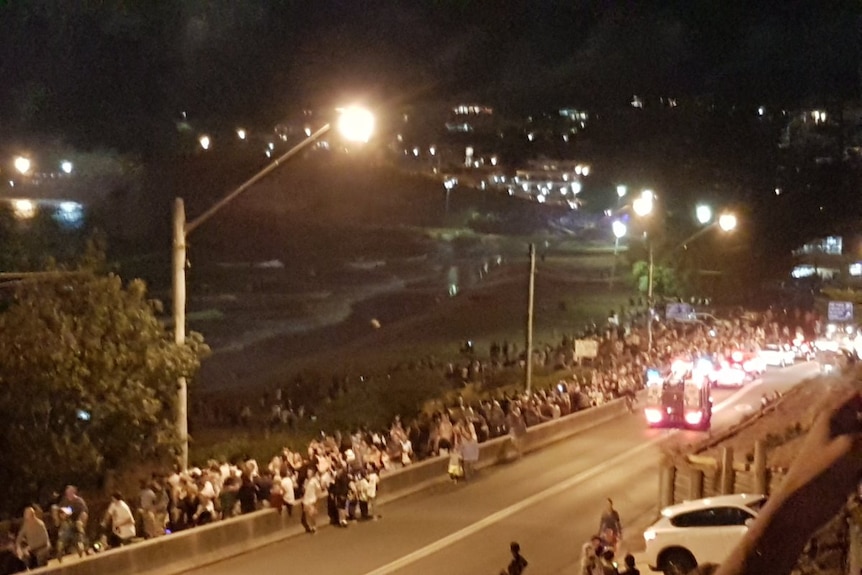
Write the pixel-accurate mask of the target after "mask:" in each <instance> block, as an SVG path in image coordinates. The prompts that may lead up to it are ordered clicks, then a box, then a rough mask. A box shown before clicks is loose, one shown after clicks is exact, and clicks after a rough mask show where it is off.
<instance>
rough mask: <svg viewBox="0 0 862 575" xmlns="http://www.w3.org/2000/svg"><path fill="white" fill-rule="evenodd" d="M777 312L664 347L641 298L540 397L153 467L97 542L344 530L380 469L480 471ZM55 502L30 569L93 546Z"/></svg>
mask: <svg viewBox="0 0 862 575" xmlns="http://www.w3.org/2000/svg"><path fill="white" fill-rule="evenodd" d="M796 319H798V320H800V321H798V322H796V323H797V325H799V326H800V329H803V328H804V327H805V326H806V325H808V324H809V323H810V322H811V321H813V320H812V318H809V317H806V318H796ZM775 320H776V318H771V317H769V316H765V317H760V318H756V319H755V320H753V321H745V320H743V319H742V317H740V316H735V317H733V318H731V319H729V320H727V321H722V322H720V323H715V324H707V323H703V322H692V323H665V322H661V321H654V323H653V333H652V337H653V348H652V349H647V347H648V346H647V345H646V337H647V335H646V333H645V329H644V325H643V312H642V311H637V308H636V307H633V308H631V310H630V311H628V312H626V311H624V310H621V311H620V312H618V313H614V312H611V314H610V315H609V319H608V322H607V324H606V325H605V326H603V327H602V328H601V329H595V330H593V333H590V334H584V335H581V336H580V338H590V339H592V340H594V341H595V342H596V348H597V350H598V352H597V354H596V355H595V357H591V358H583V357H577V356H576V355H575V354H574V345H573V344H574V338H569V337H566V338H563V339H562V340H561V341H560V342H559V343H558V344H557V345H555V346H552V345H546V346H544V347H543V348H540V349H536V350H534V352H533V353H532V354H531V357H530V358H529V360H530V361H533V362H534V363H535V364H537V365H546V366H551V367H553V368H557V369H565V370H568V375H567V376H565V377H562V378H561V379H560V380H559V382H558V383H557V384H556V385H554V386H553V387H551V388H548V389H542V390H538V391H535V392H533V393H529V394H528V393H512V392H509V393H504V392H497V393H493V392H492V393H491V394H489V395H487V396H486V397H484V398H482V399H480V400H477V401H474V402H472V403H470V404H468V403H467V402H465V401H464V399H463V398H459V399H458V400H457V401H456V402H455V404H454V405H449V406H441V408H440V409H438V410H436V411H434V412H432V413H423V414H421V415H420V417H418V418H417V419H415V420H413V421H409V422H405V421H402V420H401V418H400V417H396V418H395V420H394V421H393V422H392V424H391V426H390V428H389V429H387V430H382V431H376V432H372V431H369V430H365V429H359V430H355V431H354V432H353V433H349V434H342V433H339V432H335V433H332V434H330V435H326V434H323V433H322V434H321V436H320V437H318V438H317V439H315V440H314V441H312V442H311V443H310V444H309V445H308V447H307V450H306V451H305V452H302V453H300V452H298V451H291V450H290V449H288V448H284V449H283V450H282V452H281V453H278V454H276V455H275V456H274V457H272V459H271V460H270V461H269V462H265V463H264V464H263V465H259V464H258V462H257V461H254V460H252V459H245V460H242V461H234V462H226V461H209V462H208V463H207V465H205V466H202V467H200V468H198V467H195V468H191V469H185V470H184V469H179V468H176V469H174V470H173V471H172V472H170V473H166V474H154V475H153V476H152V477H150V478H147V479H146V480H144V481H142V482H141V484H140V491H139V493H137V494H136V496H135V497H134V498H132V499H130V500H128V502H127V500H126V499H125V498H124V497H123V495H122V494H120V493H114V494H113V495H112V500H111V504H110V505H109V507H108V509H107V511H106V512H105V514H104V516H103V517H102V518H101V522H100V524H99V526H100V533H101V534H100V536H99V537H98V539H97V545H96V546H97V547H108V546H118V545H124V544H127V543H129V542H131V541H133V540H136V539H139V538H155V537H160V536H163V535H165V534H168V533H173V532H177V531H181V530H184V529H189V528H192V527H195V526H199V525H204V524H207V523H210V522H213V521H217V520H220V519H224V518H229V517H232V516H235V515H237V514H241V513H249V512H252V511H255V510H258V509H262V508H275V509H276V510H278V511H279V512H280V513H284V514H287V515H290V516H293V515H294V510H295V509H296V510H297V515H299V520H300V522H301V524H302V525H303V526H304V528H305V530H306V531H307V532H308V533H312V534H313V533H315V532H316V530H317V526H318V508H319V507H325V509H326V514H327V516H328V520H329V522H330V523H331V524H332V525H335V526H339V527H346V526H347V525H349V524H350V523H351V522H354V521H363V520H370V519H374V518H376V517H377V516H376V515H375V513H374V501H375V499H376V497H377V491H378V484H379V481H380V476H381V474H385V473H386V472H387V471H388V470H391V469H394V468H398V467H403V466H407V465H411V464H412V463H413V462H415V461H418V460H421V459H425V458H428V457H433V456H447V457H449V466H448V472H449V475H450V476H451V478H452V479H453V480H454V481H462V480H469V479H470V478H471V476H472V475H473V473H474V472H475V464H476V462H477V460H478V456H479V445H480V444H481V443H482V442H484V441H488V440H490V439H493V438H496V437H502V436H507V435H508V436H509V437H510V438H511V442H512V445H513V446H514V447H515V449H516V450H517V451H518V452H519V453H520V449H521V448H520V443H521V438H523V437H524V436H525V435H526V433H527V429H528V428H529V427H532V426H534V425H537V424H540V423H543V422H546V421H551V420H554V419H558V418H561V417H564V416H566V415H569V414H571V413H574V412H576V411H580V410H583V409H588V408H590V407H592V406H596V405H601V404H603V403H605V402H606V401H609V400H612V399H614V398H619V397H634V396H635V393H636V392H637V390H639V389H641V388H642V387H643V385H644V374H645V371H646V369H647V368H648V367H650V366H656V365H661V364H663V363H666V362H668V361H670V360H671V359H672V358H673V357H675V356H678V355H680V354H684V353H690V354H704V353H721V352H723V351H725V350H728V349H737V348H756V347H757V346H759V345H762V342H763V341H764V340H765V339H766V338H767V337H769V336H772V335H779V336H780V335H782V332H784V333H788V332H789V330H791V329H796V328H795V327H789V326H788V325H787V324H789V323H790V322H786V321H785V326H784V327H782V326H781V324H780V323H779V322H778V321H775ZM785 320H786V318H785ZM471 347H472V344H471ZM467 351H469V352H470V357H469V359H468V361H467V362H466V364H465V365H463V366H458V365H455V364H454V363H453V364H447V365H446V366H445V374H446V376H447V377H454V378H467V379H469V378H471V377H476V376H477V375H478V374H481V373H483V371H484V370H487V369H495V368H498V367H500V366H505V365H506V364H511V363H512V362H519V363H520V364H521V365H523V363H524V362H525V361H527V360H528V358H527V357H526V354H524V353H523V352H522V353H520V354H519V353H518V352H517V349H516V348H515V347H514V346H511V345H509V344H508V343H505V342H504V343H503V344H502V345H500V344H496V343H492V344H491V346H490V353H489V355H488V357H487V358H483V359H479V358H478V357H476V356H475V350H473V349H470V350H467ZM279 395H280V394H279ZM276 397H278V396H276ZM278 399H279V400H280V397H278ZM279 405H281V404H280V403H279ZM276 411H277V419H279V420H282V418H283V417H284V413H289V414H290V417H302V416H303V413H302V409H300V410H293V408H292V405H291V406H289V407H288V408H286V409H285V408H281V409H279V410H273V412H272V413H273V414H274V415H273V417H276V415H275V414H276ZM49 509H50V513H43V512H42V510H41V508H39V507H37V506H34V507H30V508H28V509H27V510H25V513H24V518H23V521H22V523H21V526H20V528H19V529H18V532H17V537H16V538H15V539H14V540H13V541H9V542H7V548H8V549H10V550H14V552H15V555H16V556H18V557H20V558H21V559H22V560H23V562H24V563H25V564H26V565H28V566H31V567H35V566H41V565H44V564H45V562H46V561H47V560H48V558H49V557H50V556H51V555H54V556H56V557H57V558H62V557H63V555H64V554H66V553H67V552H77V553H78V554H84V553H87V552H89V550H91V549H92V548H93V547H92V544H91V543H90V542H88V539H87V529H86V528H87V523H88V513H89V510H88V508H87V505H86V503H85V502H84V500H83V499H82V498H81V496H80V495H79V494H78V493H77V490H76V489H75V488H74V487H73V486H69V487H67V488H66V490H65V491H64V493H62V494H60V495H58V497H57V498H56V500H55V501H54V502H53V504H52V505H51V506H50V507H49ZM606 535H607V534H606V533H605V534H600V537H606ZM52 540H53V541H54V544H53V545H52V544H51V541H52ZM607 542H608V540H607V539H600V540H599V541H598V543H597V544H593V545H592V546H593V548H594V551H596V550H598V549H599V548H601V550H602V552H601V553H595V552H594V555H595V557H596V558H598V559H599V560H601V561H605V562H606V563H607V562H608V561H609V560H608V559H607V558H606V557H605V555H607V554H608V553H609V552H610V553H611V559H612V553H613V551H614V549H613V545H610V546H609V545H608V544H607ZM594 543H596V542H594ZM611 563H612V561H611ZM632 572H633V571H632Z"/></svg>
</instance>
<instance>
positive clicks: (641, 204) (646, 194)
mask: <svg viewBox="0 0 862 575" xmlns="http://www.w3.org/2000/svg"><path fill="white" fill-rule="evenodd" d="M654 198H655V196H654V195H653V193H652V192H651V191H649V190H644V191H643V192H641V195H640V196H638V197H637V198H635V200H634V201H633V202H632V209H633V210H634V212H635V214H636V215H637V216H639V217H641V218H643V217H646V216H648V215H650V214H651V213H652V208H653V199H654Z"/></svg>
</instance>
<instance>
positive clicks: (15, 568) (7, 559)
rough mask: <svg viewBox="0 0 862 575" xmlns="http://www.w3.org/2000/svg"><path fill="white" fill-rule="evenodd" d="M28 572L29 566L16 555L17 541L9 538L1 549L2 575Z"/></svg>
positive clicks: (0, 568)
mask: <svg viewBox="0 0 862 575" xmlns="http://www.w3.org/2000/svg"><path fill="white" fill-rule="evenodd" d="M26 570H27V564H26V563H24V561H22V560H21V558H20V557H18V554H17V553H15V540H14V539H11V538H7V539H5V540H4V541H3V547H2V548H0V575H12V574H13V573H23V572H24V571H26Z"/></svg>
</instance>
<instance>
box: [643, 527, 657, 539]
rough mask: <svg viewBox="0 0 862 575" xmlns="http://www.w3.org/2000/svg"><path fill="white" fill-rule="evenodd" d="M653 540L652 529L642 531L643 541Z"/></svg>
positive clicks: (653, 532) (653, 533)
mask: <svg viewBox="0 0 862 575" xmlns="http://www.w3.org/2000/svg"><path fill="white" fill-rule="evenodd" d="M653 539H655V531H653V530H652V529H650V530H649V531H644V541H652V540H653Z"/></svg>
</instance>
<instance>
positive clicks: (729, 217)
mask: <svg viewBox="0 0 862 575" xmlns="http://www.w3.org/2000/svg"><path fill="white" fill-rule="evenodd" d="M718 227H719V228H721V231H723V232H732V231H733V230H735V229H736V216H735V215H733V214H730V213H725V214H721V215H720V216H719V217H718Z"/></svg>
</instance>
